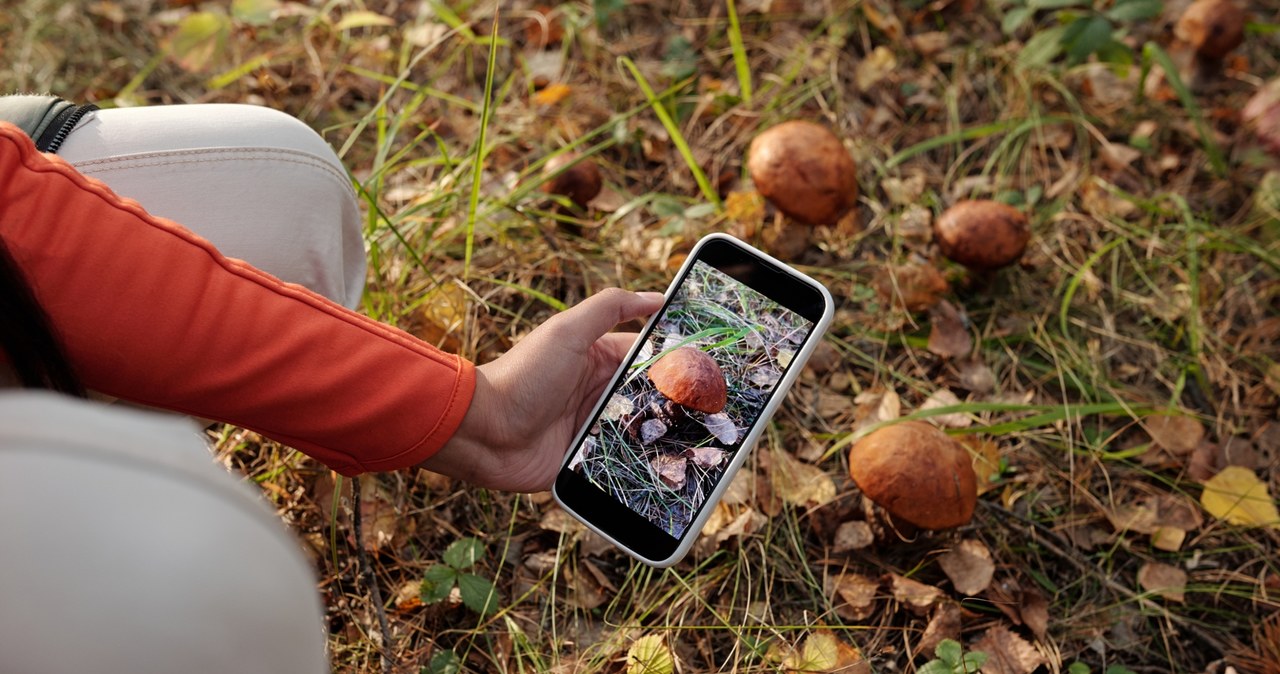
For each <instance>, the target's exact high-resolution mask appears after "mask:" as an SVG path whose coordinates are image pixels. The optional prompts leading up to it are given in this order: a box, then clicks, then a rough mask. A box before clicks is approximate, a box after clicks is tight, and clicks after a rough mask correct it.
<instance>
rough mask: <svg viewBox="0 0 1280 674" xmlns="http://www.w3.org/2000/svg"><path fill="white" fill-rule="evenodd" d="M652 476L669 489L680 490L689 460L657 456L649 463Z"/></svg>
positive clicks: (668, 455) (678, 457)
mask: <svg viewBox="0 0 1280 674" xmlns="http://www.w3.org/2000/svg"><path fill="white" fill-rule="evenodd" d="M649 465H650V466H651V467H652V468H653V474H654V475H655V476H657V478H658V479H659V480H661V481H662V484H664V485H666V486H667V487H668V488H670V489H680V488H681V487H683V486H684V483H685V480H686V479H687V476H688V470H687V469H688V467H689V460H688V459H686V458H684V457H683V456H671V455H670V454H659V455H658V456H655V457H653V459H652V460H650V461H649Z"/></svg>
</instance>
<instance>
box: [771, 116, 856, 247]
mask: <svg viewBox="0 0 1280 674" xmlns="http://www.w3.org/2000/svg"><path fill="white" fill-rule="evenodd" d="M747 170H748V171H749V172H750V173H751V180H752V182H754V183H755V186H756V190H757V191H758V192H759V193H760V194H761V195H762V196H764V198H766V199H768V200H769V201H770V202H771V203H773V205H774V206H776V207H777V208H778V210H780V211H782V212H783V213H786V214H787V215H789V216H791V217H792V218H794V219H796V220H799V221H801V222H804V223H806V224H810V225H829V224H832V223H834V222H836V221H837V220H839V219H840V216H842V215H844V214H845V213H847V212H848V211H849V209H851V208H853V205H854V203H856V201H857V199H858V176H857V166H855V165H854V163H853V158H852V157H850V156H849V152H848V150H845V149H844V145H842V144H841V143H840V139H839V138H837V137H836V135H835V134H834V133H832V132H831V131H830V130H829V129H827V127H825V126H822V125H821V124H816V123H814V122H808V121H804V120H792V121H789V122H783V123H781V124H778V125H777V126H774V127H771V128H769V129H768V130H767V131H765V132H764V133H761V134H760V135H758V136H756V137H755V139H754V140H752V141H751V147H750V149H749V150H748V152H747Z"/></svg>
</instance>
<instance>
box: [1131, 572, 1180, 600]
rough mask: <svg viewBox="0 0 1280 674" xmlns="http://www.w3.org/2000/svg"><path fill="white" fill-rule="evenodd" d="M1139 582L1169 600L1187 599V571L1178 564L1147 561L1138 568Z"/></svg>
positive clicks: (1143, 587) (1148, 589) (1145, 588)
mask: <svg viewBox="0 0 1280 674" xmlns="http://www.w3.org/2000/svg"><path fill="white" fill-rule="evenodd" d="M1138 584H1139V585H1141V586H1142V589H1144V590H1146V591H1147V592H1151V593H1153V594H1156V595H1159V596H1161V597H1163V598H1165V599H1168V600H1169V601H1176V602H1183V601H1186V590H1187V572H1186V571H1183V570H1182V569H1179V568H1178V567H1176V566H1169V565H1168V564H1161V563H1160V562H1147V563H1146V564H1143V565H1142V568H1140V569H1138Z"/></svg>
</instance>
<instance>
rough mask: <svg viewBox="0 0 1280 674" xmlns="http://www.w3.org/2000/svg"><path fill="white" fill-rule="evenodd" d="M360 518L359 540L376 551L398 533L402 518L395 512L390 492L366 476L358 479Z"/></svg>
mask: <svg viewBox="0 0 1280 674" xmlns="http://www.w3.org/2000/svg"><path fill="white" fill-rule="evenodd" d="M360 520H361V522H360V523H361V524H362V525H363V526H362V527H361V530H360V539H361V541H360V542H361V543H362V544H363V545H364V549H365V550H368V551H369V552H373V553H376V552H378V551H380V550H382V548H384V547H386V546H388V545H391V543H392V541H393V540H394V539H395V538H396V537H397V536H398V535H399V534H400V523H401V522H402V521H404V518H403V517H401V516H400V514H399V513H397V512H396V507H395V505H394V504H393V503H392V502H391V494H390V492H388V491H387V490H385V489H383V488H381V487H380V486H379V485H378V481H377V480H376V479H371V478H366V479H364V480H361V481H360Z"/></svg>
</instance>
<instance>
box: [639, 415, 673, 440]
mask: <svg viewBox="0 0 1280 674" xmlns="http://www.w3.org/2000/svg"><path fill="white" fill-rule="evenodd" d="M666 434H667V425H666V424H664V423H662V421H661V420H660V419H646V420H645V422H644V423H642V424H640V444H642V445H647V444H650V443H652V442H653V441H654V440H657V439H658V438H660V437H662V436H664V435H666Z"/></svg>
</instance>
